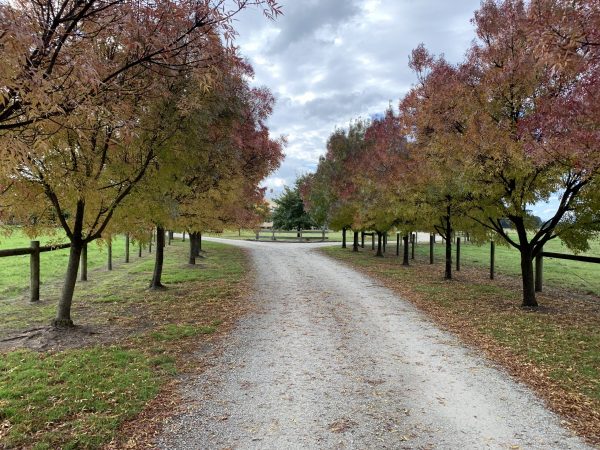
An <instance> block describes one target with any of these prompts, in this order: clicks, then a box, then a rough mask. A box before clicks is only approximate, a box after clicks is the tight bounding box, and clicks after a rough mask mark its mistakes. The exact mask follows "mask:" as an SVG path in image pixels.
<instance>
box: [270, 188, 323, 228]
mask: <svg viewBox="0 0 600 450" xmlns="http://www.w3.org/2000/svg"><path fill="white" fill-rule="evenodd" d="M300 184H301V180H299V181H297V182H296V185H295V187H294V189H290V188H289V187H288V186H286V187H285V188H284V190H283V193H282V194H281V195H280V196H279V197H278V198H276V199H275V200H274V201H275V204H276V205H277V206H276V208H275V210H274V211H273V228H277V229H281V230H298V232H300V231H301V230H302V229H303V228H312V227H314V226H316V223H315V221H314V220H313V218H312V217H311V216H310V214H308V213H307V212H306V211H305V210H304V202H303V201H302V197H301V196H300ZM298 236H300V234H298Z"/></svg>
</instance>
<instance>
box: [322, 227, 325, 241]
mask: <svg viewBox="0 0 600 450" xmlns="http://www.w3.org/2000/svg"><path fill="white" fill-rule="evenodd" d="M322 233H323V236H322V237H323V239H322V240H323V242H325V227H323V230H322Z"/></svg>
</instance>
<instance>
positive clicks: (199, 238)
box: [198, 233, 204, 254]
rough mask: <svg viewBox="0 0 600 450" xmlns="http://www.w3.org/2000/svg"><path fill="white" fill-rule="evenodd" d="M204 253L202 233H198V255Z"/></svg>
mask: <svg viewBox="0 0 600 450" xmlns="http://www.w3.org/2000/svg"><path fill="white" fill-rule="evenodd" d="M202 252H204V250H202V233H198V254H200V253H202Z"/></svg>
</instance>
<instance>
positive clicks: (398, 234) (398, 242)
mask: <svg viewBox="0 0 600 450" xmlns="http://www.w3.org/2000/svg"><path fill="white" fill-rule="evenodd" d="M396 256H400V233H396Z"/></svg>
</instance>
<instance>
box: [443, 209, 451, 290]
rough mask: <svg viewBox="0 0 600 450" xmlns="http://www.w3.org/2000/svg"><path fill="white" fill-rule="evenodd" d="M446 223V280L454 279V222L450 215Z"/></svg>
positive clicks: (445, 219) (446, 218) (445, 218)
mask: <svg viewBox="0 0 600 450" xmlns="http://www.w3.org/2000/svg"><path fill="white" fill-rule="evenodd" d="M448 212H450V208H449V207H448ZM444 221H445V222H446V224H445V225H446V228H445V234H446V235H445V236H444V239H445V240H446V269H445V270H444V278H445V279H446V280H451V279H452V222H451V220H450V214H448V215H447V216H446V217H444Z"/></svg>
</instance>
